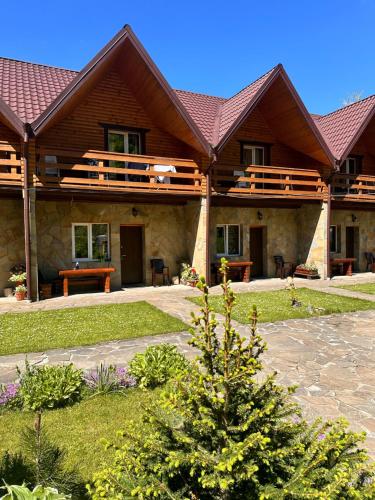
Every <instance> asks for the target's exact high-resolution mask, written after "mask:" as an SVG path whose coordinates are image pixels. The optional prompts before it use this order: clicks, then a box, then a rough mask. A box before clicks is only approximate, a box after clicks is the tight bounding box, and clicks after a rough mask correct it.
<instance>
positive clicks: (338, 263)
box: [330, 257, 357, 277]
mask: <svg viewBox="0 0 375 500" xmlns="http://www.w3.org/2000/svg"><path fill="white" fill-rule="evenodd" d="M356 260H357V259H355V258H353V257H343V258H337V259H331V260H330V263H331V277H332V276H333V269H334V268H336V269H337V268H338V267H339V268H340V269H342V272H340V274H343V275H345V276H352V274H353V264H354V262H355V261H356Z"/></svg>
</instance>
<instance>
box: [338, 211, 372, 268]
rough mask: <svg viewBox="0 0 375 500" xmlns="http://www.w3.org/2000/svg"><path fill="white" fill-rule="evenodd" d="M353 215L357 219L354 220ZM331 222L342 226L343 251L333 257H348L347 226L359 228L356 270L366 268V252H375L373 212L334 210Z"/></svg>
mask: <svg viewBox="0 0 375 500" xmlns="http://www.w3.org/2000/svg"><path fill="white" fill-rule="evenodd" d="M352 215H354V216H355V218H356V220H355V221H354V222H353V219H352ZM331 224H332V225H338V226H340V231H339V233H341V245H340V246H341V251H340V252H338V253H335V254H331V257H346V228H347V227H353V226H354V227H357V228H358V242H357V243H358V244H357V263H356V265H355V267H354V269H355V270H358V271H360V272H364V271H365V270H366V259H365V255H364V253H365V252H373V253H375V218H374V213H373V212H366V211H364V210H356V211H350V210H332V215H331Z"/></svg>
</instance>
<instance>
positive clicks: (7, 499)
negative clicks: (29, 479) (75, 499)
mask: <svg viewBox="0 0 375 500" xmlns="http://www.w3.org/2000/svg"><path fill="white" fill-rule="evenodd" d="M4 489H6V490H7V494H6V495H4V496H3V497H1V498H2V500H67V499H69V498H71V496H70V495H63V494H61V493H59V492H58V491H57V490H56V489H55V488H49V487H46V488H44V487H43V486H40V485H39V486H36V487H35V488H34V489H33V490H29V488H28V487H27V486H24V485H22V486H18V485H13V486H6V487H5V488H4Z"/></svg>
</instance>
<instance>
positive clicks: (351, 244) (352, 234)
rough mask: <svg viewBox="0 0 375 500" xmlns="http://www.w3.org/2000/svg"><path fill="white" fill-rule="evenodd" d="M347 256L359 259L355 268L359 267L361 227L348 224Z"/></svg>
mask: <svg viewBox="0 0 375 500" xmlns="http://www.w3.org/2000/svg"><path fill="white" fill-rule="evenodd" d="M345 246H346V257H349V258H354V259H357V260H356V262H354V265H353V268H354V269H358V264H359V262H358V261H359V228H358V227H357V226H347V228H346V245H345Z"/></svg>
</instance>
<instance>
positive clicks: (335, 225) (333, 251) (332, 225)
mask: <svg viewBox="0 0 375 500" xmlns="http://www.w3.org/2000/svg"><path fill="white" fill-rule="evenodd" d="M331 227H334V228H335V249H334V250H331ZM337 236H338V230H337V224H331V225H330V226H329V251H330V253H338V251H337V249H338V245H337V243H338V240H337Z"/></svg>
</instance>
